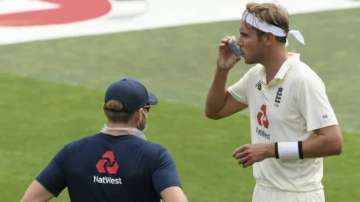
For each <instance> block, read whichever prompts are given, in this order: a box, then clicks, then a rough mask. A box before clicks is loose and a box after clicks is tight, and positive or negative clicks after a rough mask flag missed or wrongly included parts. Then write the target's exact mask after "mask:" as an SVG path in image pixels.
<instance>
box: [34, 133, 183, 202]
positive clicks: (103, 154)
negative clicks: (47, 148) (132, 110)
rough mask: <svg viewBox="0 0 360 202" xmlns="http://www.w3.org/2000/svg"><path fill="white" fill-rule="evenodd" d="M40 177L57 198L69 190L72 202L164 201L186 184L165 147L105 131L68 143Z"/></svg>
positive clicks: (41, 181)
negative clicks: (164, 193)
mask: <svg viewBox="0 0 360 202" xmlns="http://www.w3.org/2000/svg"><path fill="white" fill-rule="evenodd" d="M36 179H37V181H38V182H39V183H40V184H42V185H43V186H44V187H45V188H46V189H47V190H48V191H49V192H50V193H52V194H53V195H54V196H58V195H59V194H60V192H61V191H62V190H63V189H64V188H65V187H67V188H68V192H69V196H70V199H71V201H72V202H85V201H86V202H93V201H94V202H95V201H121V202H159V201H160V192H161V191H162V190H164V189H165V188H167V187H170V186H179V187H180V186H181V185H180V181H179V178H178V175H177V171H176V166H175V163H174V161H173V160H172V158H171V156H170V154H169V153H168V152H167V151H166V149H165V148H163V147H162V146H161V145H158V144H154V143H151V142H149V141H146V140H143V139H141V138H138V137H136V136H133V135H124V136H111V135H107V134H104V133H99V134H95V135H93V136H89V137H85V138H83V139H80V140H78V141H75V142H72V143H70V144H68V145H66V146H65V147H64V148H63V149H62V150H60V151H59V153H57V155H56V156H55V157H54V158H53V159H52V161H51V162H50V163H49V165H48V166H47V167H46V168H45V169H44V170H43V171H42V172H41V173H40V174H39V176H38V177H37V178H36Z"/></svg>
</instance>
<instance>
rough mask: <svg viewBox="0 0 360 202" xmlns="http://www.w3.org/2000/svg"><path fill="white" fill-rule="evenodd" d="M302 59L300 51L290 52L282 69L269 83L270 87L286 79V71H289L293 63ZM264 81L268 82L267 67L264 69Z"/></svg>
mask: <svg viewBox="0 0 360 202" xmlns="http://www.w3.org/2000/svg"><path fill="white" fill-rule="evenodd" d="M299 60H300V54H298V53H289V57H288V58H287V59H286V60H285V61H284V63H283V64H282V65H281V67H280V69H279V70H278V72H277V73H276V75H275V77H274V79H273V80H272V81H271V82H270V83H269V84H268V85H267V86H268V87H272V86H274V85H276V84H279V83H280V82H281V81H282V80H284V78H285V76H286V73H287V72H288V71H289V69H290V67H291V66H292V64H293V63H294V62H296V61H299ZM262 74H263V75H262V79H261V80H262V82H263V83H264V84H266V74H265V67H263V69H262Z"/></svg>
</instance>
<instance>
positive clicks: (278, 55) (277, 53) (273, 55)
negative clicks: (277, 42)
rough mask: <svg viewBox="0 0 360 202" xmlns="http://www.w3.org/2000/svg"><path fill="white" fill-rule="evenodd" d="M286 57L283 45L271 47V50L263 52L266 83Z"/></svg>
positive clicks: (270, 79) (271, 78)
mask: <svg viewBox="0 0 360 202" xmlns="http://www.w3.org/2000/svg"><path fill="white" fill-rule="evenodd" d="M287 58H288V53H287V50H286V48H285V46H279V47H276V48H271V51H269V52H268V53H266V54H265V58H264V60H263V62H262V64H263V65H264V67H265V71H266V82H267V83H270V82H271V81H272V80H273V79H274V77H275V75H276V73H277V72H278V71H279V69H280V67H281V65H282V64H283V63H284V62H285V60H286V59H287Z"/></svg>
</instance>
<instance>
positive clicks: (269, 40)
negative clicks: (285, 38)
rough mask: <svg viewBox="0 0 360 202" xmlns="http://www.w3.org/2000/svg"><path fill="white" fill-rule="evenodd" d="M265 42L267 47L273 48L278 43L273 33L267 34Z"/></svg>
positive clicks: (264, 38)
mask: <svg viewBox="0 0 360 202" xmlns="http://www.w3.org/2000/svg"><path fill="white" fill-rule="evenodd" d="M263 40H264V43H265V45H266V46H271V45H272V44H273V43H274V42H275V41H276V39H275V36H274V35H273V34H271V33H265V34H264V35H263Z"/></svg>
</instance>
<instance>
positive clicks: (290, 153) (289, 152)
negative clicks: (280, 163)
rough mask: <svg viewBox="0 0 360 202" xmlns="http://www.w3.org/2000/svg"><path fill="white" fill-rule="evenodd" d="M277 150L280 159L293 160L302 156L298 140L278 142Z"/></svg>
mask: <svg viewBox="0 0 360 202" xmlns="http://www.w3.org/2000/svg"><path fill="white" fill-rule="evenodd" d="M275 149H276V148H275ZM277 150H278V156H279V159H284V160H292V159H299V157H300V155H299V154H300V152H299V143H298V142H278V143H277Z"/></svg>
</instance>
